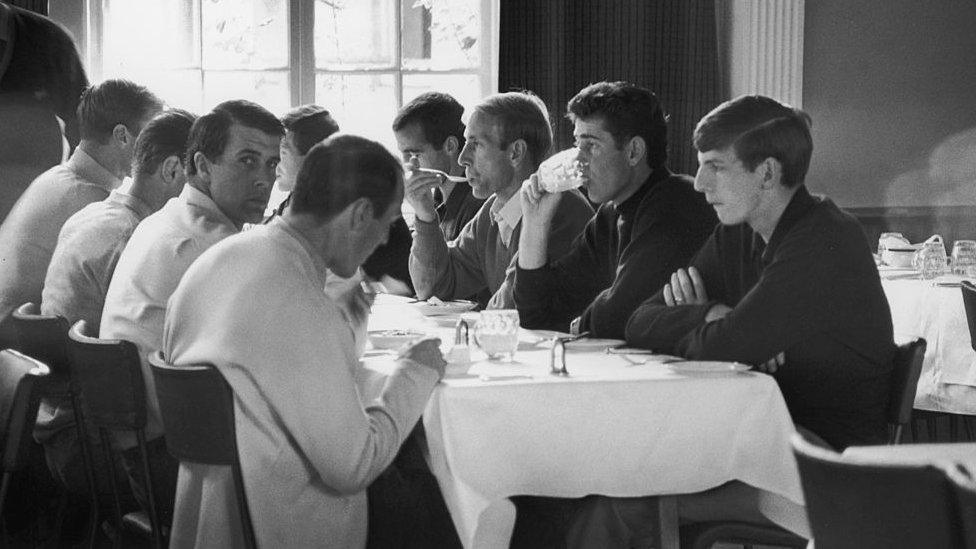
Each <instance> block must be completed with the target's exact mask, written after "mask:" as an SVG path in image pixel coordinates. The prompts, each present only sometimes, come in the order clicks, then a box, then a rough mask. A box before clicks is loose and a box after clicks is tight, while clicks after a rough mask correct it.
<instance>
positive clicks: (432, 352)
mask: <svg viewBox="0 0 976 549" xmlns="http://www.w3.org/2000/svg"><path fill="white" fill-rule="evenodd" d="M397 358H407V359H410V360H413V361H414V362H417V363H418V364H421V365H423V366H426V367H428V368H430V369H431V370H434V371H435V372H437V379H438V380H440V379H441V378H443V377H444V369H445V368H446V367H447V361H446V360H444V354H443V353H441V340H440V338H437V337H425V338H423V339H421V340H420V341H417V342H416V343H413V344H411V345H409V346H407V347H404V349H403V350H401V351H400V353H399V355H398V357H397Z"/></svg>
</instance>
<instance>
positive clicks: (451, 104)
mask: <svg viewBox="0 0 976 549" xmlns="http://www.w3.org/2000/svg"><path fill="white" fill-rule="evenodd" d="M463 113H464V107H462V106H461V104H460V103H458V102H457V99H454V98H453V97H451V96H450V95H448V94H446V93H440V92H427V93H422V94H420V95H418V96H417V97H416V98H414V99H413V100H412V101H410V102H409V103H407V104H406V105H404V106H403V108H402V109H400V112H399V113H397V116H396V118H395V119H394V120H393V134H394V136H395V137H396V141H397V148H398V149H400V154H401V155H403V161H404V163H408V164H411V166H412V167H413V168H414V170H413V171H412V172H411V179H412V180H415V181H417V184H426V185H427V186H429V187H430V188H431V189H432V191H433V192H432V197H433V201H434V206H435V211H436V213H437V219H438V225H440V227H441V231H442V232H443V233H444V238H445V239H447V240H448V241H450V240H454V239H455V238H457V237H458V235H459V234H461V229H462V228H463V227H464V226H465V225H466V224H467V223H468V221H470V220H471V219H472V218H474V216H475V215H476V214H477V213H478V210H479V209H480V208H481V205H482V204H484V202H485V200H484V199H483V198H476V197H475V196H474V195H472V194H471V185H469V184H468V182H467V181H452V180H450V179H448V178H447V177H445V176H443V175H439V174H434V173H430V172H423V171H421V170H422V169H433V170H438V171H439V172H441V173H444V174H446V175H448V176H456V177H463V176H464V168H463V167H462V166H461V165H460V164H458V156H459V155H460V154H461V148H462V147H464V129H465V128H464V122H461V114H463ZM418 168H419V169H418Z"/></svg>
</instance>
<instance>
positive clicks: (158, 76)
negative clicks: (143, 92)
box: [106, 69, 203, 114]
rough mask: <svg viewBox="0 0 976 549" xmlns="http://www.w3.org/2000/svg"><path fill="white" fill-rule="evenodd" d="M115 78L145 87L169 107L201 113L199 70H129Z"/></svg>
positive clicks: (201, 88) (200, 78)
mask: <svg viewBox="0 0 976 549" xmlns="http://www.w3.org/2000/svg"><path fill="white" fill-rule="evenodd" d="M116 76H119V77H121V78H128V79H129V80H132V81H133V82H138V83H139V84H142V85H143V86H146V87H147V88H149V89H150V90H152V92H153V93H155V94H156V95H158V96H159V98H160V99H162V100H163V101H165V102H166V105H167V106H169V107H179V108H181V109H186V110H188V111H190V112H192V113H195V114H202V112H203V75H202V74H201V72H200V69H169V70H155V69H131V70H128V71H127V72H126V73H125V74H124V75H116ZM106 78H108V77H106Z"/></svg>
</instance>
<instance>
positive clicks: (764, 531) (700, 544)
mask: <svg viewBox="0 0 976 549" xmlns="http://www.w3.org/2000/svg"><path fill="white" fill-rule="evenodd" d="M719 542H722V543H732V544H738V545H742V546H744V547H746V548H750V547H752V546H754V545H763V546H773V547H789V548H790V549H804V548H805V547H806V546H807V540H805V539H803V538H801V537H800V536H798V535H796V534H794V533H793V532H790V531H788V530H784V529H782V528H778V527H776V526H767V525H759V524H751V523H748V522H721V521H715V522H711V521H709V522H699V523H695V524H689V525H688V526H682V527H681V547H682V548H684V549H709V548H710V547H712V546H713V545H714V544H716V543H719Z"/></svg>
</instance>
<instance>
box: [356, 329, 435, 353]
mask: <svg viewBox="0 0 976 549" xmlns="http://www.w3.org/2000/svg"><path fill="white" fill-rule="evenodd" d="M424 335H425V334H424V333H423V332H415V331H413V330H381V331H376V332H369V341H370V343H372V344H373V348H374V349H387V350H389V349H399V348H400V347H402V346H403V345H404V344H405V343H410V342H411V341H415V340H418V339H420V338H422V337H424Z"/></svg>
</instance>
